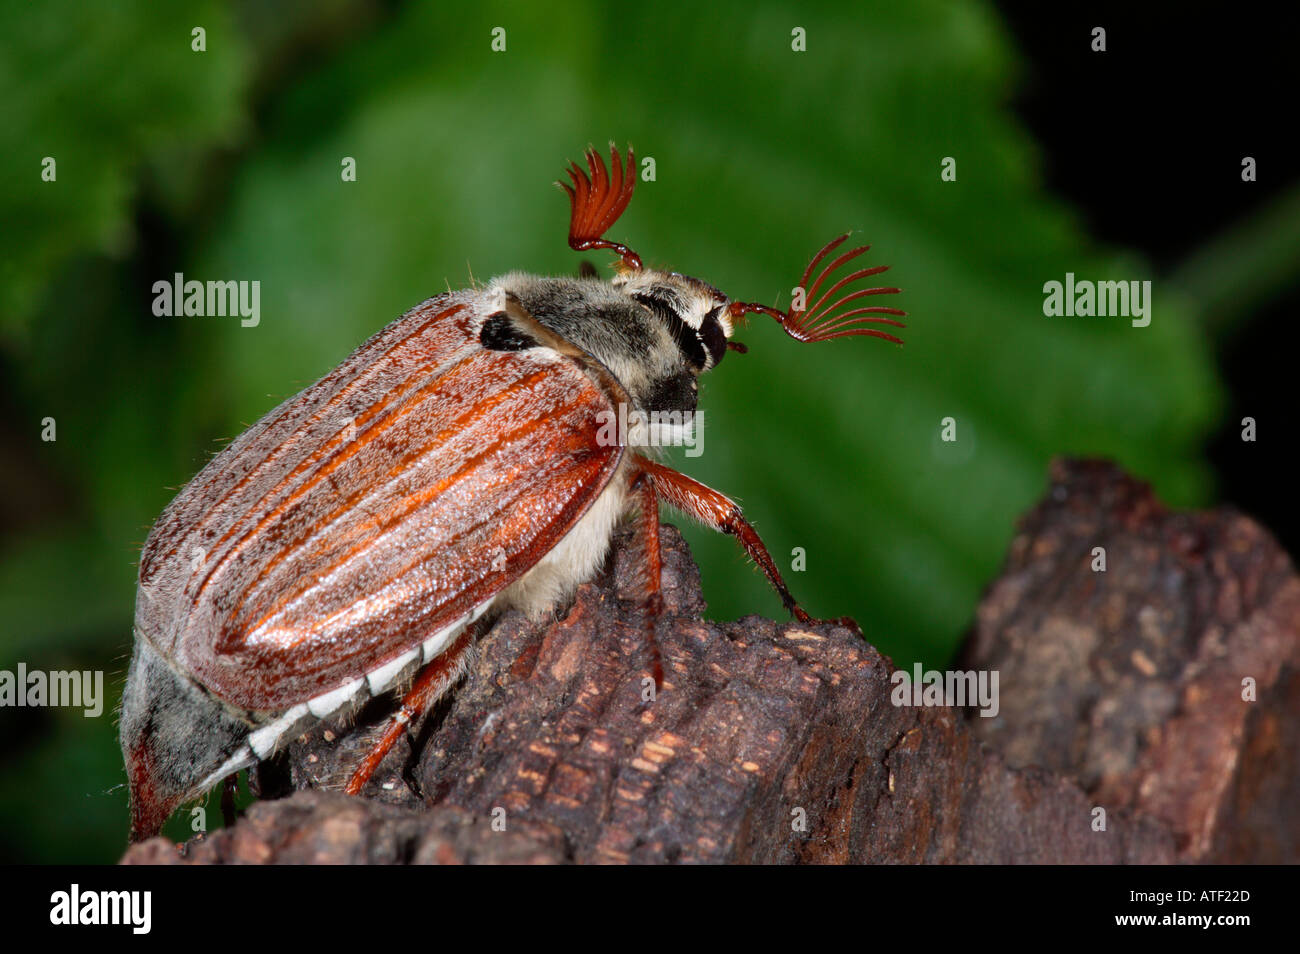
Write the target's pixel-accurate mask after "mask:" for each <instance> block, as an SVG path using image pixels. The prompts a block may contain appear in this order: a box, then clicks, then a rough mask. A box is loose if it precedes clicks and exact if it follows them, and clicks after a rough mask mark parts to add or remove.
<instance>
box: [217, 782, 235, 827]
mask: <svg viewBox="0 0 1300 954" xmlns="http://www.w3.org/2000/svg"><path fill="white" fill-rule="evenodd" d="M238 794H239V773H238V772H232V773H231V774H229V775H227V776H226V778H225V781H223V782H222V783H221V822H222V824H224V825H225V826H226V827H227V828H230V827H231V826H233V825H234V824H235V820H236V818H237V813H236V812H235V796H236V795H238Z"/></svg>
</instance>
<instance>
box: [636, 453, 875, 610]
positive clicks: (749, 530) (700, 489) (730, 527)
mask: <svg viewBox="0 0 1300 954" xmlns="http://www.w3.org/2000/svg"><path fill="white" fill-rule="evenodd" d="M637 467H638V470H639V472H640V475H641V476H642V478H644V479H645V480H646V481H648V482H649V484H650V485H651V486H652V487H653V488H654V491H655V493H656V494H657V495H658V496H659V497H662V498H663V500H664V501H665V502H666V503H667V504H668V505H669V506H671V507H673V508H674V509H676V510H680V511H681V512H682V513H684V514H686V515H687V516H690V517H694V518H695V519H696V520H698V521H700V522H701V523H703V524H704V525H705V526H707V527H711V528H713V529H714V530H718V531H720V532H722V533H727V534H730V535H731V536H733V537H735V538H736V539H737V540H739V541H740V545H741V546H742V547H744V548H745V552H746V553H747V554H749V557H750V559H751V560H753V561H754V562H755V563H757V564H758V568H759V569H760V570H762V571H763V574H764V575H765V576H766V577H767V579H768V582H769V583H771V584H772V588H773V589H775V590H776V592H777V595H778V596H780V597H781V602H782V603H783V604H784V605H785V608H786V609H787V610H788V611H789V612H790V614H791V615H793V616H794V618H795V619H797V620H798V621H799V622H801V623H806V624H810V625H811V624H813V623H817V622H820V621H819V620H815V619H813V618H812V617H811V616H809V615H808V614H807V613H805V612H804V611H803V608H802V607H800V606H799V604H798V603H796V602H795V599H794V597H793V596H792V595H791V594H790V588H789V587H788V586H786V585H785V580H783V579H782V578H781V572H780V571H779V570H778V569H777V568H776V563H775V562H773V560H772V557H771V555H770V554H769V553H768V552H767V547H765V546H763V541H762V540H761V539H760V538H759V536H758V531H756V530H755V529H754V528H753V526H752V525H751V524H750V523H749V521H748V520H746V519H745V517H744V515H743V514H742V513H741V511H740V505H739V504H737V503H736V502H735V501H734V500H732V499H731V498H729V497H727V496H726V495H725V494H721V493H718V491H716V490H714V489H713V488H712V487H706V486H705V485H704V484H702V483H700V482H699V481H698V480H694V479H692V478H690V477H687V476H686V475H685V474H682V473H678V472H677V471H675V470H673V469H672V468H670V467H665V466H663V465H662V464H657V463H655V462H654V461H652V460H648V459H645V458H638V459H637ZM827 622H832V623H836V624H838V625H841V626H846V627H848V628H849V629H852V630H854V631H855V632H861V629H860V628H859V627H858V624H857V623H856V622H855V621H854V620H852V619H850V618H849V617H847V616H846V617H842V618H840V619H835V620H828V621H827Z"/></svg>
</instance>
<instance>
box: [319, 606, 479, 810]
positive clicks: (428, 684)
mask: <svg viewBox="0 0 1300 954" xmlns="http://www.w3.org/2000/svg"><path fill="white" fill-rule="evenodd" d="M482 622H483V621H482V619H480V620H476V621H475V622H473V623H470V624H469V625H468V626H466V627H465V629H464V631H463V632H462V633H461V634H460V635H459V636H457V637H456V640H455V642H453V643H452V644H451V645H450V646H448V647H447V648H446V649H444V650H443V651H442V652H441V653H439V654H438V655H437V656H436V657H435V658H434V659H432V660H431V661H430V662H429V664H428V665H427V666H425V667H424V668H423V669H422V670H420V672H419V674H417V675H416V677H415V682H413V683H412V684H411V688H410V690H409V691H408V692H407V693H406V695H405V696H404V697H403V698H402V705H401V708H399V709H398V710H397V711H396V712H395V713H393V715H392V716H391V717H390V719H389V722H388V728H387V729H385V730H384V734H383V735H381V736H380V737H379V740H378V741H377V742H375V744H374V746H373V747H372V748H371V749H370V751H369V752H368V753H367V754H366V757H365V758H364V759H362V760H361V764H360V765H358V766H357V769H356V771H355V772H353V773H352V778H351V779H350V780H349V781H348V784H347V787H346V788H344V789H343V791H344V792H346V793H347V794H349V795H359V794H361V790H362V789H363V788H365V786H366V782H368V781H370V777H371V776H372V775H374V774H375V770H376V769H378V768H379V764H380V763H381V762H383V760H384V756H386V755H387V754H388V753H389V752H390V751H392V748H393V746H394V745H396V744H397V742H398V740H399V739H401V737H402V733H404V732H405V731H406V729H407V726H409V725H411V724H412V723H414V722H416V721H417V720H419V718H420V716H421V715H423V714H424V712H425V710H427V709H428V708H429V706H431V705H432V704H433V703H434V702H435V701H436V700H437V699H438V698H439V697H440V696H441V695H442V694H443V693H444V692H446V691H447V690H448V689H449V688H450V687H451V684H452V683H453V682H455V681H456V679H457V678H459V676H460V673H461V666H462V660H463V659H464V658H465V653H466V652H467V651H468V649H469V648H470V646H471V645H472V644H473V642H474V637H475V636H476V635H477V634H478V633H479V632H480V631H481V629H480V624H482Z"/></svg>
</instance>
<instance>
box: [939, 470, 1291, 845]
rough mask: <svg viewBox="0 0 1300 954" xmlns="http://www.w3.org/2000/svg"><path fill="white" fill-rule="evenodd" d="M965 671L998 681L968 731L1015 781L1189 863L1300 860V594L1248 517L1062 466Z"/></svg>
mask: <svg viewBox="0 0 1300 954" xmlns="http://www.w3.org/2000/svg"><path fill="white" fill-rule="evenodd" d="M1098 547H1100V548H1103V549H1104V551H1105V571H1104V572H1102V571H1099V570H1094V569H1093V566H1094V564H1096V561H1097V560H1098V554H1097V552H1096V551H1095V548H1098ZM1097 565H1098V566H1099V565H1100V564H1097ZM961 666H962V668H974V669H996V670H998V671H999V674H1000V688H1001V712H1000V713H999V715H998V717H997V718H995V719H981V718H975V719H972V720H971V728H972V730H973V731H974V732H975V734H976V736H977V737H979V738H980V739H982V740H984V741H985V742H987V743H989V744H990V745H991V746H992V747H994V748H996V749H998V750H999V751H1001V752H1002V753H1003V754H1004V755H1005V756H1006V757H1007V760H1008V762H1010V763H1011V764H1012V765H1014V766H1020V765H1039V766H1043V767H1045V768H1048V769H1050V770H1052V771H1054V772H1057V773H1060V774H1063V775H1068V776H1072V777H1074V778H1076V779H1078V780H1079V782H1080V783H1081V784H1082V785H1083V787H1084V788H1085V789H1086V790H1087V791H1088V792H1089V794H1090V795H1091V796H1092V797H1093V798H1095V799H1096V800H1097V801H1098V803H1100V804H1104V805H1113V806H1116V807H1123V808H1127V809H1133V810H1136V811H1140V812H1144V813H1147V814H1149V815H1151V816H1153V817H1155V818H1158V819H1160V820H1162V821H1163V822H1165V823H1166V825H1167V826H1168V827H1169V828H1170V830H1171V831H1172V832H1173V833H1174V834H1175V837H1176V839H1177V845H1178V852H1179V857H1180V859H1181V860H1184V861H1215V862H1232V861H1260V862H1264V861H1267V862H1292V863H1294V862H1296V861H1300V681H1298V679H1297V676H1298V675H1300V579H1298V578H1297V576H1296V573H1295V568H1294V567H1293V566H1292V563H1291V560H1290V559H1289V558H1288V556H1287V554H1286V553H1285V552H1284V551H1283V550H1282V548H1281V547H1279V546H1278V545H1277V543H1276V542H1275V541H1274V540H1273V539H1272V537H1271V536H1270V535H1269V534H1268V533H1267V532H1266V531H1265V530H1264V529H1263V528H1262V527H1260V526H1259V525H1258V524H1256V523H1255V522H1254V521H1252V520H1250V519H1249V518H1248V517H1245V516H1243V515H1241V514H1239V513H1237V512H1235V511H1234V510H1232V509H1231V508H1220V509H1217V510H1213V511H1208V512H1199V513H1176V512H1171V511H1169V510H1167V509H1165V508H1164V507H1163V506H1161V504H1160V503H1159V502H1158V501H1157V500H1156V499H1155V497H1154V496H1153V495H1152V493H1151V489H1150V488H1149V487H1148V486H1147V485H1146V484H1143V483H1141V482H1140V481H1137V480H1134V479H1133V478H1131V477H1128V476H1127V475H1125V474H1124V473H1123V472H1121V471H1120V470H1119V469H1118V468H1116V467H1114V466H1112V465H1110V464H1105V463H1098V462H1080V461H1068V460H1062V461H1058V462H1056V463H1055V464H1054V465H1053V468H1052V477H1051V486H1050V488H1049V491H1048V493H1047V495H1046V497H1045V498H1044V499H1043V501H1042V502H1041V503H1040V504H1039V505H1038V506H1037V507H1036V508H1035V509H1034V510H1033V511H1032V512H1031V513H1030V514H1028V515H1027V516H1026V518H1025V519H1024V520H1023V521H1022V522H1021V526H1020V529H1019V532H1018V533H1017V535H1016V537H1015V539H1014V540H1013V542H1012V544H1011V548H1010V553H1009V555H1008V559H1007V564H1006V566H1005V568H1004V570H1003V573H1002V575H1001V577H1000V578H999V579H998V581H997V583H996V584H995V585H994V586H993V587H992V588H991V590H990V591H989V593H988V595H987V597H986V599H985V600H984V602H983V604H982V605H981V607H980V610H979V614H978V620H977V625H976V628H975V632H974V634H973V636H972V638H971V639H970V641H969V642H968V644H967V647H966V651H965V653H964V655H963V662H962V663H961ZM1246 679H1251V680H1254V693H1255V700H1256V701H1247V700H1246V699H1244V698H1243V695H1244V694H1245V693H1246V687H1245V685H1244V684H1243V680H1246Z"/></svg>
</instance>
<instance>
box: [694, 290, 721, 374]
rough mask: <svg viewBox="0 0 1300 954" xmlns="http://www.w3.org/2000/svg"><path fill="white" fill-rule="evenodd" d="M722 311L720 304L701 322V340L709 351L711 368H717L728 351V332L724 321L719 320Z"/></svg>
mask: <svg viewBox="0 0 1300 954" xmlns="http://www.w3.org/2000/svg"><path fill="white" fill-rule="evenodd" d="M721 311H722V306H721V305H719V306H718V307H717V308H715V309H713V310H712V311H711V312H709V313H708V314H707V315H705V316H704V321H702V322H700V341H701V342H702V343H703V344H704V348H705V350H707V351H708V352H709V367H711V368H716V367H717V366H718V365H719V363H721V361H722V357H723V355H725V354H726V353H727V333H726V332H725V331H723V330H722V323H721V322H720V321H718V314H719V313H720V312H721Z"/></svg>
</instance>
